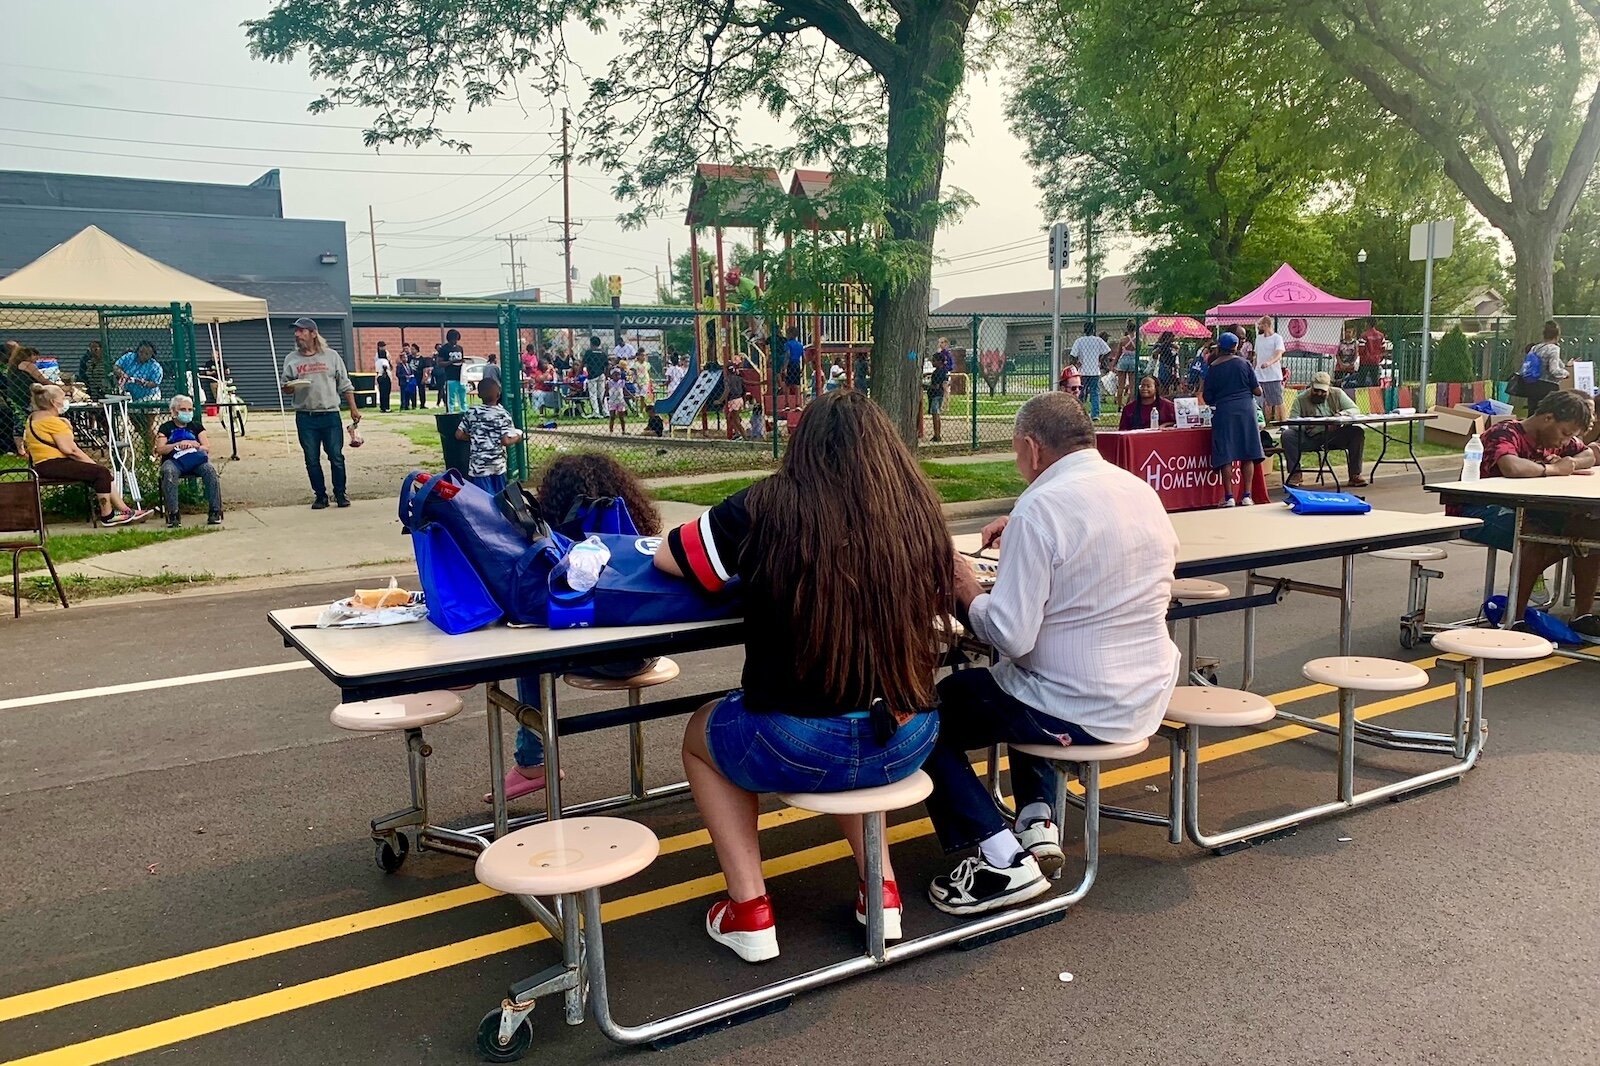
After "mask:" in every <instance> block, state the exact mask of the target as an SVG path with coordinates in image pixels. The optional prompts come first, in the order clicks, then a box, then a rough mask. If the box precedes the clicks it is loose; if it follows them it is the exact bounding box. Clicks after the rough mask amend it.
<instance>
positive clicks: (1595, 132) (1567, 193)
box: [1545, 91, 1600, 231]
mask: <svg viewBox="0 0 1600 1066" xmlns="http://www.w3.org/2000/svg"><path fill="white" fill-rule="evenodd" d="M1597 158H1600V91H1597V92H1596V93H1595V94H1594V95H1593V96H1591V97H1590V98H1589V111H1588V113H1587V114H1586V115H1584V116H1583V128H1582V129H1581V130H1579V131H1578V139H1577V141H1576V142H1574V143H1573V145H1572V154H1571V155H1569V156H1567V165H1566V168H1565V169H1563V170H1562V172H1561V180H1560V181H1559V182H1557V183H1556V189H1555V193H1554V194H1553V195H1552V196H1551V197H1550V206H1549V207H1547V208H1545V210H1546V212H1547V213H1548V214H1549V216H1550V218H1551V220H1552V221H1553V223H1554V224H1555V227H1556V229H1557V231H1559V230H1560V229H1562V228H1563V227H1564V226H1565V225H1566V223H1567V219H1569V218H1571V217H1572V209H1573V207H1574V206H1576V205H1577V203H1578V197H1579V196H1580V195H1582V193H1583V187H1584V186H1585V185H1587V184H1588V182H1589V177H1590V175H1592V174H1593V173H1594V165H1595V160H1596V159H1597Z"/></svg>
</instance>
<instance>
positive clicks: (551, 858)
mask: <svg viewBox="0 0 1600 1066" xmlns="http://www.w3.org/2000/svg"><path fill="white" fill-rule="evenodd" d="M660 851H661V843H660V842H659V841H658V840H656V835H655V834H654V833H652V832H650V830H648V829H646V828H645V827H644V826H642V825H640V824H639V823H638V822H630V821H628V820H627V819H626V818H558V819H556V820H555V821H553V822H542V823H540V824H539V825H530V826H529V827H528V828H526V829H518V830H517V831H516V832H515V833H511V834H508V835H506V836H503V837H501V838H500V839H499V840H496V841H495V842H494V843H493V844H490V845H489V847H488V849H487V850H485V851H484V853H483V854H482V855H479V856H478V865H477V868H476V873H477V875H478V880H479V881H481V882H482V883H484V884H486V885H488V886H489V887H490V888H493V889H497V890H499V891H501V892H506V893H509V894H512V895H519V896H559V895H563V894H565V893H569V892H582V891H584V890H585V889H590V888H603V887H605V886H606V885H612V884H616V883H617V882H618V881H621V880H623V879H625V878H628V877H632V876H633V875H634V874H636V873H638V872H639V871H640V870H643V869H644V868H645V867H646V866H649V865H650V864H651V863H652V862H654V861H655V859H656V855H657V854H658V853H659V852H660Z"/></svg>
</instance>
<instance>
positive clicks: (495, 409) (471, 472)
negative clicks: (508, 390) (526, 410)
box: [456, 378, 522, 495]
mask: <svg viewBox="0 0 1600 1066" xmlns="http://www.w3.org/2000/svg"><path fill="white" fill-rule="evenodd" d="M478 399H480V400H482V401H483V402H482V403H480V404H479V405H478V406H476V407H472V408H468V410H467V413H466V414H464V415H462V416H461V424H460V425H458V426H456V440H464V441H467V442H468V446H469V449H470V450H469V459H468V461H467V480H468V481H470V482H472V483H473V484H474V485H476V486H478V487H479V488H480V489H482V490H483V491H485V492H488V493H492V494H495V495H499V493H500V491H501V490H502V489H504V488H505V487H506V446H507V445H511V444H515V443H516V442H517V441H519V440H521V439H522V433H521V431H519V430H518V429H517V427H516V426H515V425H514V424H513V423H512V421H511V414H510V412H508V411H507V410H506V409H505V408H504V407H501V406H500V382H499V381H498V380H496V379H495V378H484V379H483V380H482V381H481V382H479V383H478Z"/></svg>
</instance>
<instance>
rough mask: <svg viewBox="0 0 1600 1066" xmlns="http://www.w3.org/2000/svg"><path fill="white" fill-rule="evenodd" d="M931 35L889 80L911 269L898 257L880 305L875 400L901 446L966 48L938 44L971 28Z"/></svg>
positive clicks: (945, 28)
mask: <svg viewBox="0 0 1600 1066" xmlns="http://www.w3.org/2000/svg"><path fill="white" fill-rule="evenodd" d="M929 30H930V31H931V32H930V33H928V35H927V37H928V39H927V40H925V41H918V40H916V38H919V37H922V36H923V35H922V34H920V33H916V32H913V33H912V34H910V36H911V38H912V43H911V44H910V45H909V46H908V47H907V48H906V52H905V54H906V56H907V58H906V60H905V61H904V65H903V66H902V67H901V69H899V70H896V71H895V72H894V73H893V75H891V76H889V77H886V78H885V79H884V84H885V88H886V90H887V92H888V96H889V120H888V142H887V145H886V152H885V161H884V163H885V165H884V178H885V184H886V196H887V200H888V203H887V210H888V220H889V236H890V237H892V238H893V239H894V240H895V241H897V242H902V243H901V245H900V247H901V249H903V250H909V252H908V258H909V261H906V260H905V259H901V258H900V257H899V256H898V255H897V256H896V262H897V268H896V269H895V270H894V271H892V273H891V276H890V277H889V278H888V280H887V281H885V282H884V283H882V284H880V285H879V286H878V288H877V291H875V292H874V293H873V297H872V334H873V338H872V396H873V399H875V400H877V401H878V403H879V404H880V405H882V407H883V409H884V410H885V411H887V412H888V413H889V417H890V418H892V419H893V420H894V423H895V425H896V427H897V428H898V429H899V430H900V436H901V439H903V440H905V441H906V443H908V444H911V445H913V446H915V444H916V440H917V411H918V407H919V404H920V403H921V397H922V358H923V349H924V348H925V347H926V346H927V343H928V294H929V290H930V287H931V285H932V275H933V239H934V236H935V234H936V233H937V232H938V228H939V225H938V214H939V213H938V209H937V205H938V200H939V187H940V184H941V182H942V180H943V177H944V150H945V134H946V130H947V127H948V123H949V118H950V102H951V100H952V99H953V98H954V96H955V92H956V89H957V88H958V87H959V86H960V84H961V68H962V52H961V49H960V47H959V44H957V45H956V46H955V47H953V48H952V47H951V46H949V45H948V44H945V45H944V46H943V47H941V46H940V45H939V44H938V43H936V42H934V41H933V40H932V38H933V37H934V36H935V35H936V34H940V33H950V34H953V35H954V36H955V39H956V40H957V41H958V42H959V40H960V39H961V37H962V36H963V35H964V32H965V27H964V26H955V25H952V24H951V23H949V22H948V21H947V22H945V23H944V24H943V25H934V26H931V27H929ZM941 57H942V58H941Z"/></svg>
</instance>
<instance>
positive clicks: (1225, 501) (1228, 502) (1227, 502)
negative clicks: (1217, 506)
mask: <svg viewBox="0 0 1600 1066" xmlns="http://www.w3.org/2000/svg"><path fill="white" fill-rule="evenodd" d="M1222 506H1224V507H1232V506H1233V497H1232V496H1224V497H1223V498H1222Z"/></svg>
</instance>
